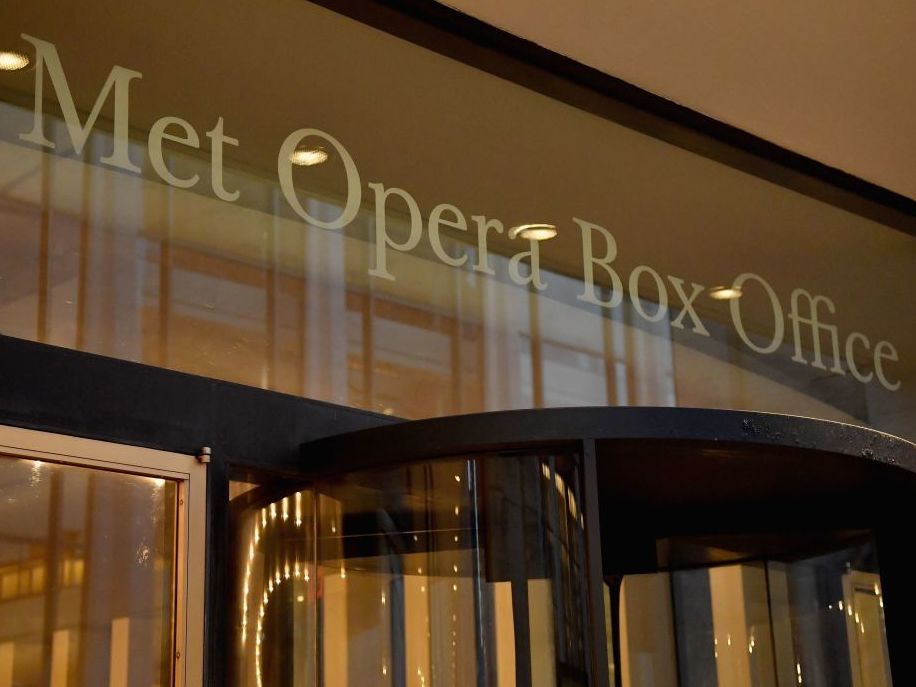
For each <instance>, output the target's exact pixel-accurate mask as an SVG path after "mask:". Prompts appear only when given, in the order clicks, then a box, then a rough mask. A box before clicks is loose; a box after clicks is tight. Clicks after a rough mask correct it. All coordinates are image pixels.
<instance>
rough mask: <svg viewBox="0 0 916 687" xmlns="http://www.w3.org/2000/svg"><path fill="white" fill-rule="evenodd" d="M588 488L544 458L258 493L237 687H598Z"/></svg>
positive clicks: (245, 571) (248, 512) (444, 466)
mask: <svg viewBox="0 0 916 687" xmlns="http://www.w3.org/2000/svg"><path fill="white" fill-rule="evenodd" d="M581 489H582V472H581V464H580V458H579V456H577V455H575V454H573V453H568V452H540V451H535V452H523V453H518V454H513V455H494V454H482V455H475V456H469V457H459V458H448V459H442V460H436V461H420V462H412V463H410V464H407V465H395V466H391V467H385V468H375V469H371V470H363V471H356V472H353V473H349V474H346V475H342V476H339V477H333V478H327V479H319V480H315V481H312V482H310V483H309V484H308V485H304V486H303V487H301V488H300V487H296V488H292V489H289V488H284V487H282V486H281V487H278V486H276V485H265V486H263V487H258V488H255V489H251V490H250V491H247V492H246V493H244V495H242V496H240V497H239V498H238V499H237V501H238V504H237V508H236V516H235V517H236V525H235V533H234V536H235V541H236V551H237V552H238V554H239V556H238V558H237V561H236V563H237V570H238V572H239V575H238V576H237V580H238V585H237V590H238V600H237V602H236V609H237V618H236V623H235V625H236V628H235V637H234V638H233V641H234V644H235V649H236V664H235V671H236V672H235V679H236V682H235V684H237V685H240V686H242V685H243V686H245V687H264V686H266V685H289V686H296V687H299V686H301V687H305V686H306V685H329V686H330V685H335V686H340V687H343V686H344V685H392V686H395V685H399V686H403V685H416V686H418V687H426V686H432V685H448V686H454V687H464V686H465V685H477V684H486V685H498V686H502V687H509V686H511V685H517V684H518V685H536V686H538V687H541V686H543V687H553V686H555V685H570V686H572V685H582V686H584V685H588V684H590V682H589V649H590V647H589V643H590V631H589V629H588V625H589V619H588V604H587V598H586V597H587V589H588V581H587V575H586V555H585V548H586V545H585V529H584V526H585V521H584V515H583V513H582V510H581V504H582V502H583V501H582V491H581Z"/></svg>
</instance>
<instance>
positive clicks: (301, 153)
mask: <svg viewBox="0 0 916 687" xmlns="http://www.w3.org/2000/svg"><path fill="white" fill-rule="evenodd" d="M327 160H328V151H326V150H325V149H324V148H296V149H295V150H294V151H293V152H292V153H290V155H289V161H290V162H292V163H293V164H294V165H300V166H302V167H313V166H315V165H320V164H321V163H322V162H327Z"/></svg>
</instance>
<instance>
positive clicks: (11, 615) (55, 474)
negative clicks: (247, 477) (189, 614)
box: [0, 456, 178, 687]
mask: <svg viewBox="0 0 916 687" xmlns="http://www.w3.org/2000/svg"><path fill="white" fill-rule="evenodd" d="M177 493H178V485H177V483H175V482H172V481H169V480H165V479H158V478H150V477H140V476H135V475H127V474H122V473H118V472H110V471H103V470H96V469H92V468H88V467H79V466H72V465H59V464H55V463H48V462H42V461H38V460H30V459H23V458H14V457H10V456H0V685H3V686H4V687H12V686H14V685H15V686H19V685H23V686H25V685H29V686H31V685H50V686H51V687H65V686H66V687H99V686H106V685H111V686H116V687H127V685H142V686H143V687H147V686H153V685H158V686H162V687H164V686H165V685H171V684H172V651H173V646H172V624H173V622H174V617H173V598H174V595H173V588H174V569H175V545H176V508H177V504H176V500H177Z"/></svg>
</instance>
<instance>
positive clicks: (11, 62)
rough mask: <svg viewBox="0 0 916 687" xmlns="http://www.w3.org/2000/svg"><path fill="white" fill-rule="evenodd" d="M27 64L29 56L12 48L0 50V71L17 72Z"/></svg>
mask: <svg viewBox="0 0 916 687" xmlns="http://www.w3.org/2000/svg"><path fill="white" fill-rule="evenodd" d="M28 66H29V56H28V55H23V54H22V53H21V52H16V51H14V50H0V71H4V72H18V71H19V70H20V69H25V68H26V67H28Z"/></svg>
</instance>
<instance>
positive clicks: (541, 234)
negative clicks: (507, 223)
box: [509, 224, 557, 241]
mask: <svg viewBox="0 0 916 687" xmlns="http://www.w3.org/2000/svg"><path fill="white" fill-rule="evenodd" d="M556 235H557V228H556V227H555V226H554V225H552V224H520V225H518V226H517V227H512V228H511V229H510V230H509V238H510V239H516V238H518V239H527V240H529V241H546V240H547V239H552V238H553V237H554V236H556Z"/></svg>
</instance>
